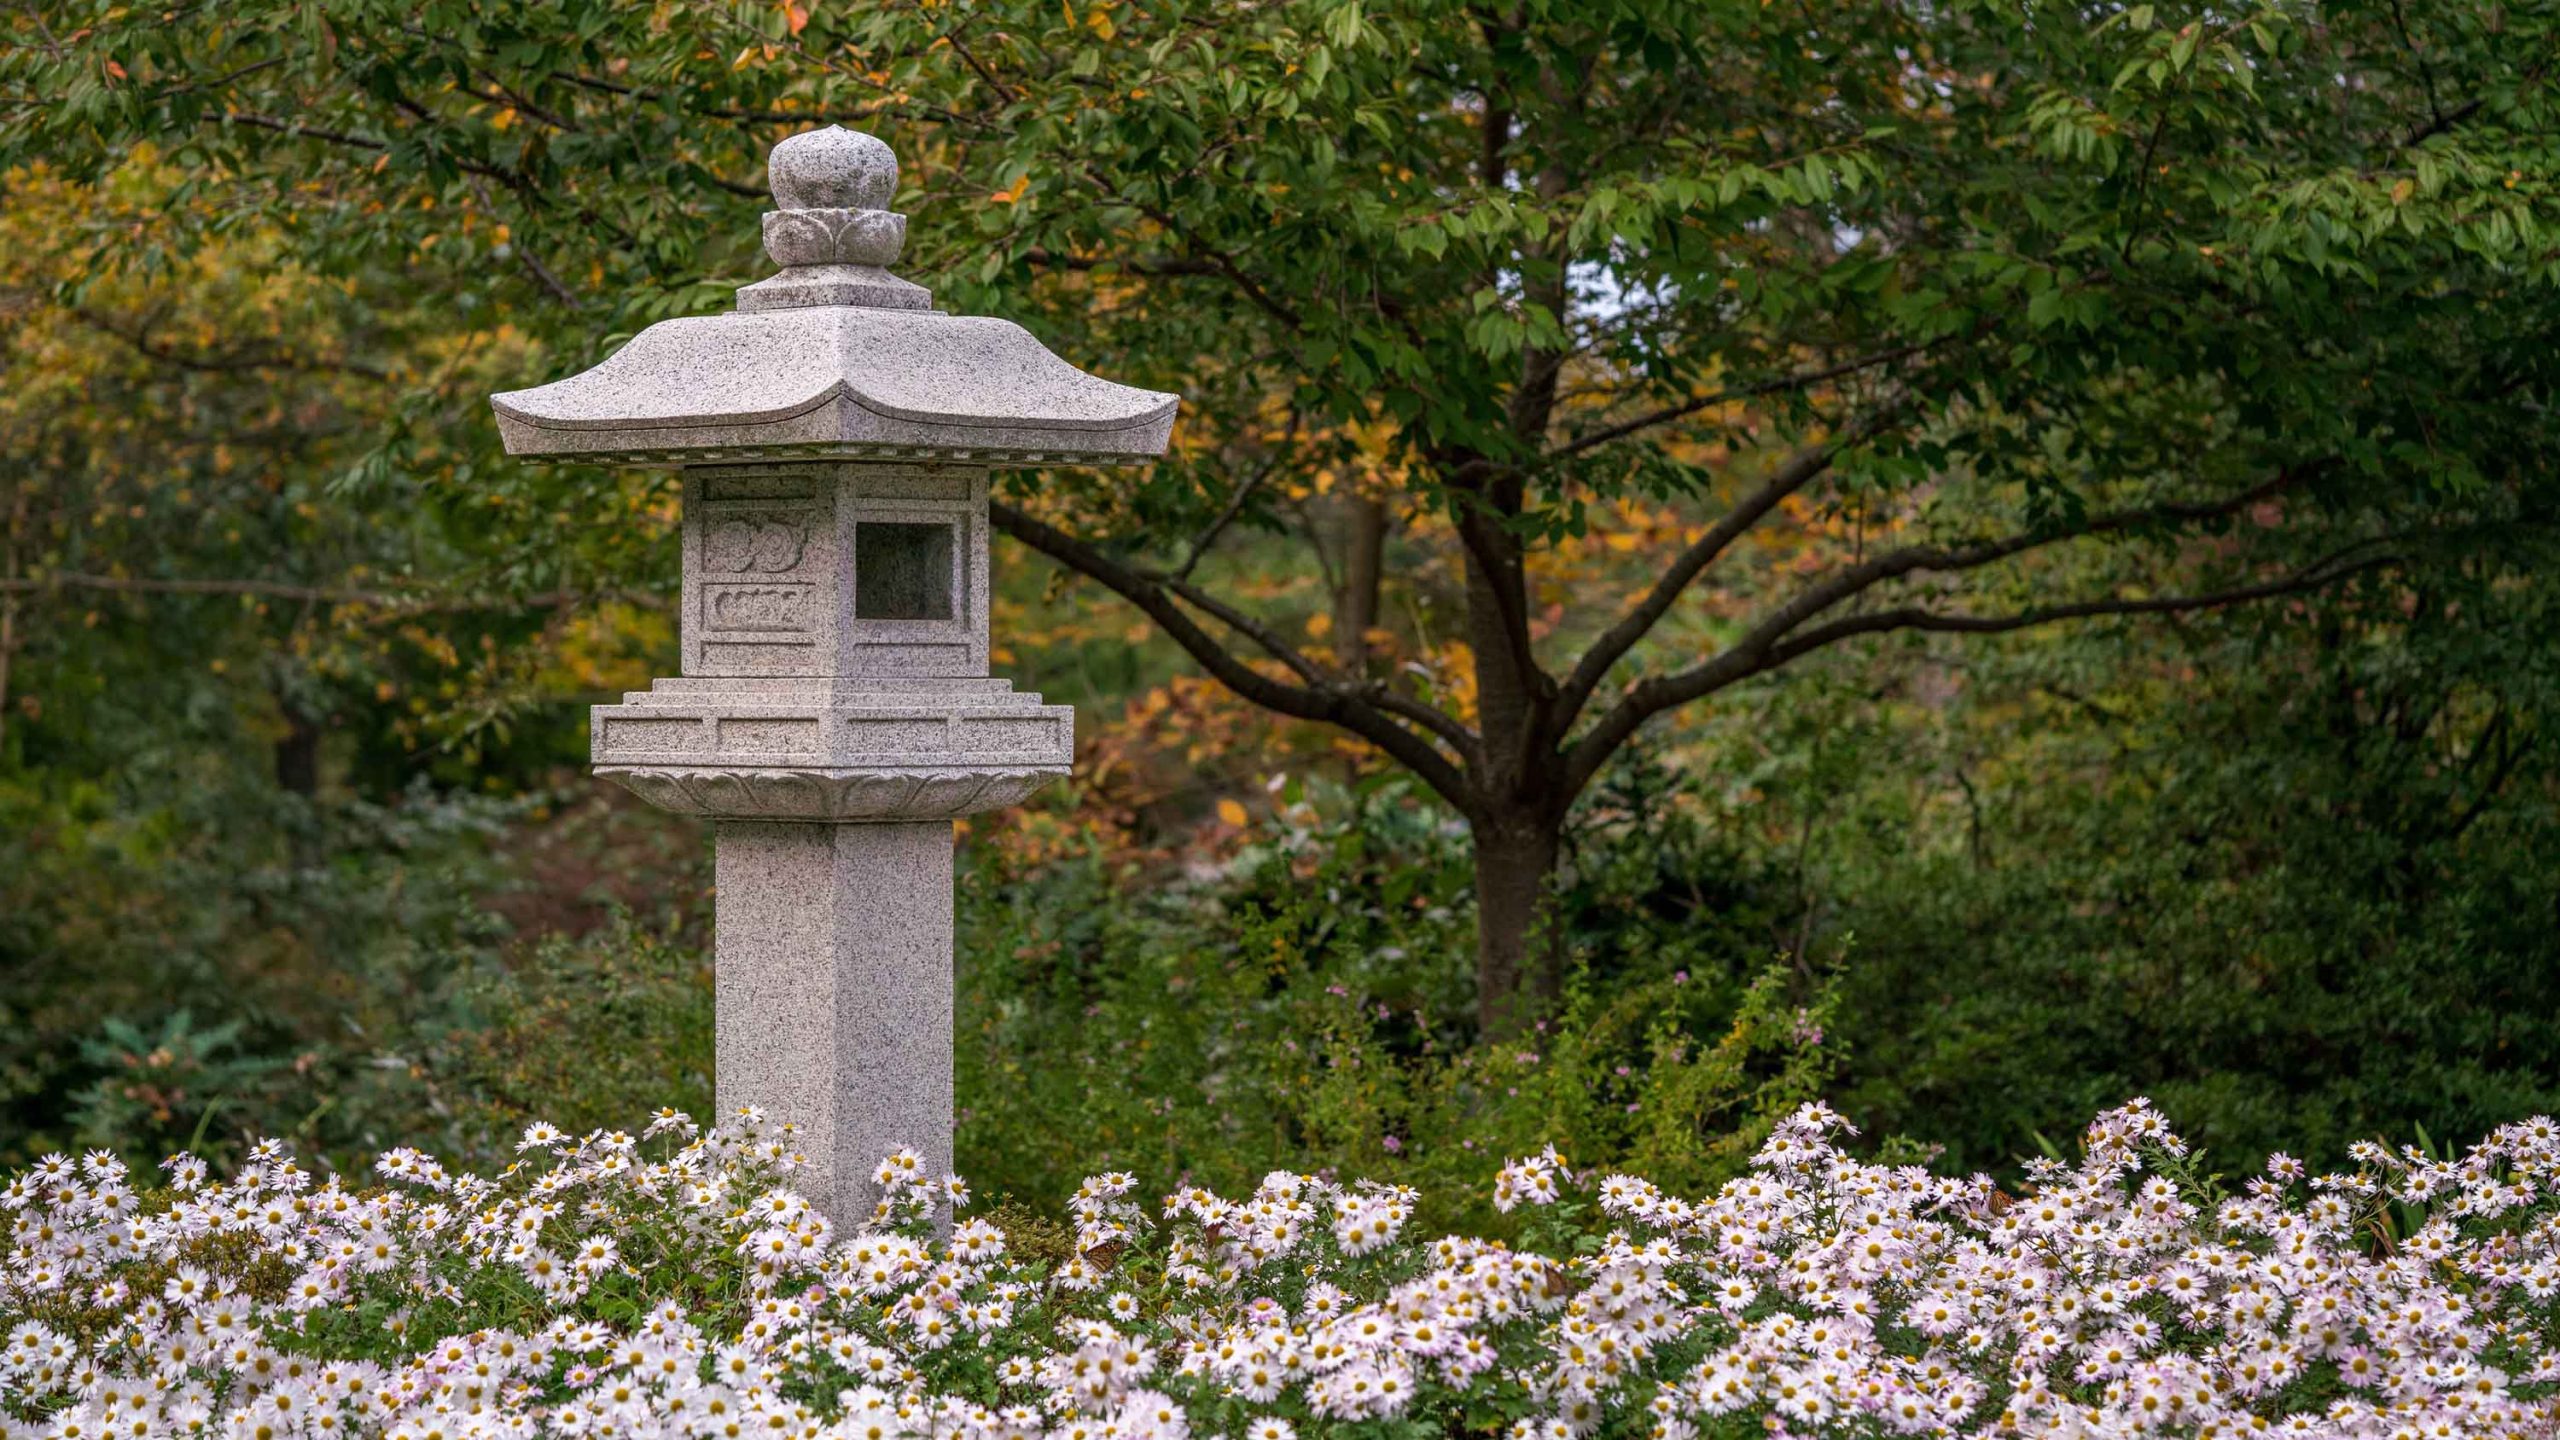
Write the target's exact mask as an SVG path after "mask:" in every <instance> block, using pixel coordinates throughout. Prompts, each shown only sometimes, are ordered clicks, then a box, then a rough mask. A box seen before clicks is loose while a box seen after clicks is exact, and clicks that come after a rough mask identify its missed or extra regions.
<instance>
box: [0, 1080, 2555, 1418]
mask: <svg viewBox="0 0 2560 1440" xmlns="http://www.w3.org/2000/svg"><path fill="white" fill-rule="evenodd" d="M1847 1133H1848V1127H1847V1126H1846V1124H1845V1123H1844V1122H1842V1121H1841V1120H1840V1119H1839V1117H1838V1116H1837V1115H1835V1114H1834V1113H1832V1112H1831V1111H1830V1110H1828V1109H1827V1108H1826V1107H1823V1106H1820V1105H1809V1106H1806V1107H1804V1108H1803V1109H1802V1110H1800V1111H1799V1112H1797V1113H1796V1114H1795V1115H1793V1116H1792V1117H1790V1118H1789V1119H1787V1120H1786V1121H1785V1122H1784V1123H1782V1124H1781V1125H1780V1126H1778V1127H1777V1129H1776V1131H1775V1133H1773V1134H1772V1135H1771V1136H1770V1138H1769V1139H1768V1140H1767V1142H1766V1143H1765V1144H1764V1145H1763V1146H1762V1147H1761V1149H1760V1151H1759V1152H1758V1154H1757V1155H1756V1156H1755V1157H1754V1159H1753V1162H1752V1167H1751V1169H1750V1171H1749V1172H1748V1173H1747V1174H1745V1175H1743V1176H1742V1177H1740V1178H1738V1179H1736V1180H1733V1181H1731V1182H1730V1183H1728V1184H1726V1185H1725V1186H1724V1187H1723V1188H1722V1189H1721V1190H1720V1191H1719V1192H1718V1193H1717V1194H1715V1195H1714V1196H1713V1197H1711V1198H1707V1199H1701V1200H1685V1199H1679V1198H1675V1197H1673V1196H1671V1195H1668V1194H1665V1193H1663V1192H1662V1191H1660V1190H1659V1189H1657V1188H1656V1187H1654V1186H1653V1185H1651V1184H1650V1183H1648V1182H1646V1181H1644V1180H1642V1179H1638V1178H1635V1177H1632V1176H1626V1175H1605V1176H1603V1175H1592V1174H1583V1173H1577V1172H1576V1171H1574V1170H1573V1169H1571V1168H1570V1166H1569V1164H1568V1162H1567V1160H1566V1158H1565V1157H1564V1156H1563V1155H1561V1154H1559V1153H1557V1152H1556V1151H1555V1150H1554V1149H1553V1148H1552V1147H1550V1148H1548V1149H1546V1150H1544V1151H1543V1152H1541V1153H1539V1154H1538V1155H1535V1156H1533V1157H1530V1158H1527V1159H1524V1160H1519V1161H1515V1162H1513V1163H1512V1164H1511V1165H1509V1166H1507V1167H1505V1168H1504V1170H1503V1171H1502V1173H1501V1175H1500V1177H1499V1179H1498V1181H1497V1183H1496V1187H1495V1194H1494V1197H1493V1200H1494V1204H1495V1206H1496V1208H1497V1210H1498V1211H1499V1212H1500V1214H1501V1216H1502V1218H1503V1220H1504V1223H1505V1225H1506V1226H1507V1227H1508V1228H1510V1229H1511V1230H1512V1231H1513V1232H1514V1233H1512V1234H1511V1235H1510V1236H1508V1237H1507V1238H1498V1239H1467V1238H1459V1237H1444V1238H1440V1239H1437V1240H1424V1239H1422V1238H1420V1237H1419V1236H1417V1235H1413V1234H1409V1233H1408V1232H1407V1222H1408V1220H1409V1218H1410V1216H1411V1215H1412V1213H1413V1207H1414V1202H1415V1198H1416V1197H1415V1195H1414V1193H1413V1192H1412V1191H1411V1190H1409V1189H1407V1188H1404V1187H1397V1186H1387V1185H1379V1184H1371V1183H1360V1182H1337V1181H1334V1180H1331V1179H1327V1178H1322V1177H1317V1176H1308V1175H1299V1174H1293V1173H1290V1172H1287V1171H1276V1172H1273V1173H1272V1174H1271V1175H1269V1176H1268V1177H1266V1178H1265V1179H1264V1181H1263V1182H1262V1184H1261V1185H1260V1186H1259V1187H1258V1188H1257V1189H1256V1190H1255V1192H1254V1193H1253V1194H1252V1195H1251V1196H1249V1197H1247V1198H1244V1199H1241V1200H1229V1199H1225V1198H1222V1197H1219V1196H1217V1195H1214V1194H1212V1193H1210V1192H1209V1191H1207V1190H1205V1189H1200V1188H1187V1189H1182V1190H1178V1191H1176V1192H1175V1193H1173V1194H1171V1195H1167V1196H1165V1197H1163V1200H1162V1202H1161V1204H1160V1205H1159V1206H1156V1207H1152V1211H1151V1210H1150V1207H1145V1206H1142V1205H1141V1204H1140V1203H1139V1202H1138V1201H1137V1200H1136V1199H1134V1198H1133V1196H1134V1195H1135V1194H1136V1191H1137V1186H1138V1181H1137V1178H1136V1177H1135V1176H1132V1175H1129V1174H1126V1173H1118V1172H1115V1173H1108V1174H1103V1175H1097V1176H1094V1177H1092V1178H1091V1179H1089V1180H1087V1181H1086V1182H1085V1183H1084V1185H1083V1186H1082V1187H1080V1188H1079V1189H1078V1190H1077V1192H1076V1193H1075V1195H1074V1196H1073V1197H1072V1198H1071V1199H1070V1200H1069V1202H1068V1206H1067V1214H1066V1217H1065V1219H1064V1221H1063V1222H1061V1221H1058V1220H1054V1219H1049V1218H1046V1217H1042V1216H1035V1215H1031V1214H1028V1213H1026V1212H1021V1211H1018V1210H1006V1211H1000V1212H999V1214H1000V1215H1001V1216H1002V1220H1001V1223H999V1222H998V1220H996V1219H993V1218H966V1219H964V1218H961V1216H962V1214H963V1213H964V1212H965V1210H966V1207H967V1205H968V1201H969V1192H968V1187H967V1186H966V1185H965V1184H964V1183H963V1182H961V1181H960V1180H959V1179H957V1178H956V1177H934V1176H930V1175H928V1174H926V1173H924V1170H923V1166H922V1164H921V1162H920V1161H919V1160H918V1158H917V1157H916V1156H915V1155H913V1154H912V1153H905V1152H902V1153H901V1154H899V1155H896V1156H893V1157H891V1158H890V1159H889V1160H887V1161H886V1162H884V1163H883V1164H882V1166H881V1167H880V1169H879V1171H878V1172H877V1173H876V1174H875V1175H874V1176H873V1177H872V1178H873V1183H874V1185H875V1187H876V1188H877V1190H878V1192H879V1194H880V1200H879V1203H878V1207H877V1209H876V1210H875V1212H874V1213H873V1214H872V1215H871V1216H869V1217H867V1218H866V1219H865V1220H864V1221H863V1223H861V1224H859V1225H848V1226H838V1225H836V1224H833V1223H831V1222H830V1221H829V1219H828V1218H827V1217H825V1216H823V1215H821V1214H819V1213H818V1212H817V1211H816V1210H815V1209H813V1208H812V1207H811V1206H810V1204H809V1203H808V1202H807V1201H806V1200H805V1199H804V1198H803V1197H802V1196H801V1195H800V1194H798V1193H797V1192H795V1191H794V1190H793V1189H792V1188H791V1182H792V1180H793V1178H794V1175H793V1172H794V1171H795V1169H797V1168H798V1166H797V1160H798V1157H797V1155H796V1153H795V1149H794V1146H795V1142H796V1135H795V1132H794V1131H793V1129H792V1127H790V1126H788V1125H778V1124H774V1123H772V1122H770V1121H768V1120H767V1119H766V1118H765V1117H763V1116H761V1115H759V1114H756V1113H755V1112H752V1111H749V1112H742V1113H741V1114H739V1115H737V1116H735V1117H732V1118H731V1119H730V1120H729V1121H727V1122H725V1123H724V1124H722V1125H721V1126H719V1127H717V1128H715V1129H713V1130H710V1131H708V1132H705V1131H702V1130H701V1129H700V1128H699V1127H697V1126H696V1125H695V1124H694V1123H693V1122H692V1121H691V1120H690V1119H688V1118H686V1117H685V1116H683V1115H681V1114H679V1113H676V1112H673V1111H668V1112H662V1113H661V1114H660V1115H659V1116H658V1117H657V1118H656V1119H655V1120H653V1121H652V1122H651V1123H650V1124H649V1126H648V1127H647V1128H646V1129H645V1130H643V1131H642V1132H641V1133H640V1134H639V1135H636V1136H635V1135H631V1134H627V1133H622V1132H613V1131H598V1132H595V1133H592V1134H590V1135H587V1136H586V1137H584V1138H573V1137H571V1136H569V1135H567V1134H566V1133H564V1132H561V1131H559V1130H557V1129H555V1128H553V1127H550V1126H547V1125H536V1126H534V1127H532V1128H531V1129H530V1130H528V1131H527V1132H526V1134H525V1136H524V1139H523V1142H522V1144H521V1146H520V1150H521V1154H522V1158H521V1159H520V1160H519V1161H518V1162H517V1163H515V1164H513V1165H511V1166H509V1167H507V1168H506V1169H504V1170H503V1171H502V1172H500V1173H498V1174H495V1175H491V1176H486V1177H483V1176H476V1175H467V1174H454V1173H449V1172H448V1171H446V1170H445V1169H444V1168H443V1167H442V1166H440V1165H439V1164H438V1163H437V1162H435V1161H434V1160H432V1159H430V1158H428V1157H426V1156H425V1155H422V1154H420V1153H418V1152H416V1151H413V1150H394V1151H391V1152H389V1153H387V1154H385V1155H383V1156H382V1157H381V1160H380V1162H379V1164H378V1166H377V1170H378V1172H379V1175H380V1180H381V1183H380V1184H379V1185H377V1186H369V1187H363V1188H357V1187H352V1186H350V1185H349V1184H348V1183H346V1182H345V1181H344V1180H343V1179H341V1178H338V1177H331V1178H328V1179H326V1180H322V1179H319V1178H317V1177H315V1176H314V1175H313V1174H311V1173H310V1172H309V1171H307V1170H304V1169H303V1168H301V1167H300V1166H298V1165H297V1164H296V1163H295V1162H294V1160H293V1159H292V1158H291V1157H290V1156H289V1155H288V1154H287V1153H286V1152H285V1150H284V1148H283V1147H282V1146H281V1145H278V1144H274V1143H269V1144H267V1145H264V1146H261V1147H260V1148H258V1149H257V1150H256V1151H255V1152H253V1153H252V1155H251V1156H250V1157H249V1159H248V1161H247V1162H246V1164H245V1165H244V1166H243V1167H242V1168H241V1169H240V1171H239V1172H238V1173H237V1174H236V1175H234V1176H232V1177H231V1178H230V1179H227V1180H215V1179H213V1178H212V1177H211V1176H210V1175H209V1173H208V1168H207V1167H206V1166H205V1165H204V1164H203V1163H202V1162H200V1161H197V1160H195V1159H193V1158H191V1157H186V1156H179V1157H176V1158H173V1159H172V1160H170V1161H169V1162H168V1163H167V1166H166V1169H167V1172H168V1173H167V1176H166V1184H165V1185H163V1186H160V1187H156V1188H153V1189H150V1190H143V1189H139V1188H137V1186H136V1183H135V1181H134V1178H133V1177H132V1176H131V1175H129V1174H128V1173H127V1171H126V1170H125V1168H124V1167H123V1166H122V1165H121V1164H120V1163H118V1162H117V1161H115V1160H114V1159H112V1158H111V1157H109V1156H107V1155H105V1154H103V1153H101V1154H95V1155H91V1156H89V1157H87V1158H85V1159H82V1160H76V1161H75V1160H72V1159H69V1158H66V1157H61V1156H55V1157H49V1158H47V1159H46V1160H45V1161H43V1162H42V1163H41V1164H39V1165H38V1166H37V1167H36V1168H35V1169H34V1170H33V1171H31V1172H29V1173H27V1174H24V1175H21V1176H19V1177H17V1178H16V1179H15V1180H14V1181H13V1182H12V1183H11V1184H10V1185H9V1187H8V1189H7V1191H6V1192H5V1197H0V1203H5V1205H6V1207H7V1209H8V1210H9V1212H10V1213H11V1214H12V1215H13V1217H14V1226H13V1230H14V1236H13V1247H12V1249H11V1251H10V1253H9V1255H8V1257H7V1261H6V1267H5V1270H0V1329H4V1330H5V1331H6V1344H5V1349H0V1433H5V1434H8V1435H28V1436H33V1435H47V1436H57V1437H70V1440H91V1437H105V1436H109V1435H129V1436H150V1435H193V1434H221V1435H228V1436H248V1437H259V1440H277V1437H284V1436H296V1435H308V1436H334V1435H388V1436H398V1437H415V1440H432V1437H463V1436H481V1435H489V1436H496V1435H527V1434H537V1433H539V1434H562V1435H577V1434H590V1433H591V1434H598V1435H617V1436H620V1435H638V1436H692V1435H716V1436H735V1435H746V1434H756V1435H840V1436H852V1437H858V1440H896V1437H920V1436H926V1435H933V1436H955V1437H963V1440H1028V1437H1033V1436H1039V1437H1043V1440H1186V1437H1191V1436H1200V1437H1204V1440H1205V1437H1218V1440H1292V1437H1295V1436H1300V1435H1306V1436H1313V1435H1319V1434H1323V1435H1333V1434H1359V1435H1378V1436H1394V1437H1419V1436H1423V1435H1429V1434H1484V1435H1496V1434H1509V1435H1513V1436H1517V1437H1520V1440H1530V1437H1548V1440H1568V1437H1574V1436H1582V1435H1630V1436H1632V1435H1643V1436H1655V1437H1663V1440H1689V1437H1697V1436H1706V1435H1735V1436H1739V1435H1758V1434H1778V1435H1796V1436H1806V1437H1811V1436H1827V1435H1894V1434H1910V1435H1920V1434H1943V1435H1952V1434H1982V1435H2006V1434H2016V1433H2034V1434H2062V1435H2086V1436H2116V1435H2122V1436H2134V1435H2180V1436H2186V1435H2193V1436H2207V1435H2241V1434H2256V1433H2266V1432H2270V1431H2272V1432H2274V1433H2283V1434H2304V1435H2330V1436H2341V1437H2364V1436H2373V1437H2385V1436H2388V1437H2400V1436H2474V1435H2477V1436H2513V1437H2525V1436H2548V1435H2550V1434H2552V1433H2554V1428H2555V1427H2560V1359H2555V1354H2560V1333H2556V1327H2560V1307H2555V1304H2554V1296H2555V1294H2560V1204H2555V1193H2556V1192H2560V1126H2555V1125H2554V1124H2553V1123H2552V1122H2551V1121H2549V1120H2547V1119H2535V1120H2530V1121H2526V1122H2523V1123H2520V1124H2515V1125H2510V1126H2506V1127H2504V1128H2502V1129H2500V1130H2498V1131H2497V1132H2496V1133H2495V1134H2493V1135H2491V1136H2490V1137H2489V1138H2488V1139H2487V1140H2486V1141H2484V1142H2483V1143H2481V1144H2480V1145H2479V1146H2477V1147H2475V1148H2474V1149H2473V1150H2472V1151H2470V1152H2469V1153H2468V1154H2467V1155H2465V1156H2464V1157H2462V1158H2461V1159H2459V1160H2453V1161H2440V1160H2436V1159H2432V1158H2430V1157H2428V1156H2427V1155H2425V1154H2423V1153H2420V1152H2417V1151H2404V1152H2401V1153H2398V1154H2394V1153H2392V1152H2390V1151H2388V1150H2385V1149H2384V1148H2382V1147H2380V1146H2365V1147H2362V1148H2361V1149H2360V1150H2359V1152H2358V1157H2357V1158H2358V1161H2359V1164H2360V1166H2361V1168H2360V1169H2359V1170H2357V1171H2356V1172H2355V1173H2353V1174H2347V1175H2332V1176H2326V1177H2322V1178H2320V1179H2317V1180H2312V1181H2309V1182H2308V1183H2305V1181H2304V1179H2303V1175H2302V1167H2301V1166H2299V1165H2297V1164H2295V1163H2294V1162H2292V1161H2290V1160H2288V1159H2286V1158H2285V1157H2283V1156H2278V1157H2275V1159H2274V1160H2272V1161H2271V1162H2270V1163H2269V1165H2268V1167H2267V1172H2266V1173H2265V1174H2264V1175H2262V1176H2259V1177H2257V1178H2255V1179H2252V1180H2250V1181H2249V1182H2247V1184H2246V1185H2245V1186H2244V1187H2242V1189H2241V1190H2240V1191H2239V1192H2238V1193H2236V1194H2225V1193H2223V1192H2222V1191H2221V1189H2220V1186H2219V1184H2218V1182H2216V1181H2215V1180H2214V1179H2213V1178H2212V1177H2210V1176H2208V1175H2206V1174H2204V1173H2203V1172H2202V1170H2201V1166H2200V1165H2199V1163H2198V1162H2197V1160H2196V1157H2194V1156H2193V1155H2192V1154H2191V1153H2190V1151H2189V1150H2188V1148H2187V1147H2186V1145H2185V1144H2184V1143H2182V1142H2181V1141H2180V1140H2179V1139H2178V1137H2177V1136H2176V1135H2174V1134H2173V1133H2171V1131H2170V1130H2169V1127H2168V1126H2167V1124H2166V1123H2165V1121H2164V1120H2163V1119H2162V1117H2161V1116H2160V1115H2159V1114H2158V1113H2157V1112H2156V1111H2154V1110H2153V1109H2152V1108H2151V1107H2150V1106H2149V1105H2148V1104H2147V1103H2145V1102H2141V1101H2136V1102H2134V1103H2133V1104H2131V1105H2129V1106H2126V1107H2124V1108H2122V1109H2118V1110H2114V1111H2110V1112H2108V1113H2106V1114H2103V1115H2101V1116H2099V1117H2098V1119H2097V1120H2096V1121H2095V1122H2094V1123H2093V1124H2092V1125H2091V1126H2090V1128H2089V1130H2088V1133H2087V1136H2086V1139H2085V1144H2084V1150H2083V1157H2082V1159H2081V1160H2080V1161H2079V1162H2078V1163H2077V1164H2076V1165H2073V1164H2068V1163H2065V1162H2063V1161H2060V1160H2053V1161H2047V1162H2042V1163H2040V1164H2039V1165H2037V1166H2036V1167H2035V1168H2034V1170H2033V1173H2032V1183H2031V1184H2030V1185H2029V1186H2027V1187H2026V1188H2025V1193H2024V1194H2023V1195H2017V1196H2013V1195H2009V1194H2006V1193H2004V1192H2002V1191H2000V1190H1999V1189H1998V1188H1996V1187H1995V1186H1994V1185H1993V1184H1992V1183H1991V1182H1990V1181H1989V1180H1987V1179H1985V1178H1983V1177H1980V1176H1974V1177H1970V1178H1952V1177H1944V1176H1936V1175H1931V1174H1929V1173H1927V1172H1926V1171H1925V1170H1923V1169H1921V1168H1919V1167H1916V1166H1897V1165H1884V1164H1873V1163H1868V1162H1864V1161H1861V1160H1859V1159H1857V1158H1854V1157H1853V1156H1851V1155H1850V1154H1849V1153H1848V1152H1847V1151H1846V1150H1845V1149H1843V1148H1842V1142H1843V1139H1844V1137H1845V1136H1846V1134H1847Z"/></svg>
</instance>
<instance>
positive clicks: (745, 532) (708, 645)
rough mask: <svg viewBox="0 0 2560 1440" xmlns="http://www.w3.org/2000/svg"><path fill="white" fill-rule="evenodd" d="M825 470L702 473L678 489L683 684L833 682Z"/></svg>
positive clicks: (830, 527)
mask: <svg viewBox="0 0 2560 1440" xmlns="http://www.w3.org/2000/svg"><path fill="white" fill-rule="evenodd" d="M830 468H831V467H827V466H818V465H812V466H807V467H802V468H794V469H774V468H758V469H728V468H713V467H703V468H699V469H696V470H694V471H693V472H691V473H689V474H688V475H686V477H685V486H684V617H683V629H684V670H685V673H686V674H688V675H797V676H821V675H832V674H835V673H837V671H836V668H835V664H834V661H835V652H836V640H837V634H838V626H837V619H838V617H837V615H836V610H837V608H838V607H837V606H836V604H835V591H836V589H837V573H838V571H839V570H840V569H841V568H842V566H841V565H840V563H839V559H840V557H839V556H838V554H837V551H836V533H835V494H834V490H835V487H834V484H833V476H831V475H830V474H829V473H828V471H829V469H830Z"/></svg>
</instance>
